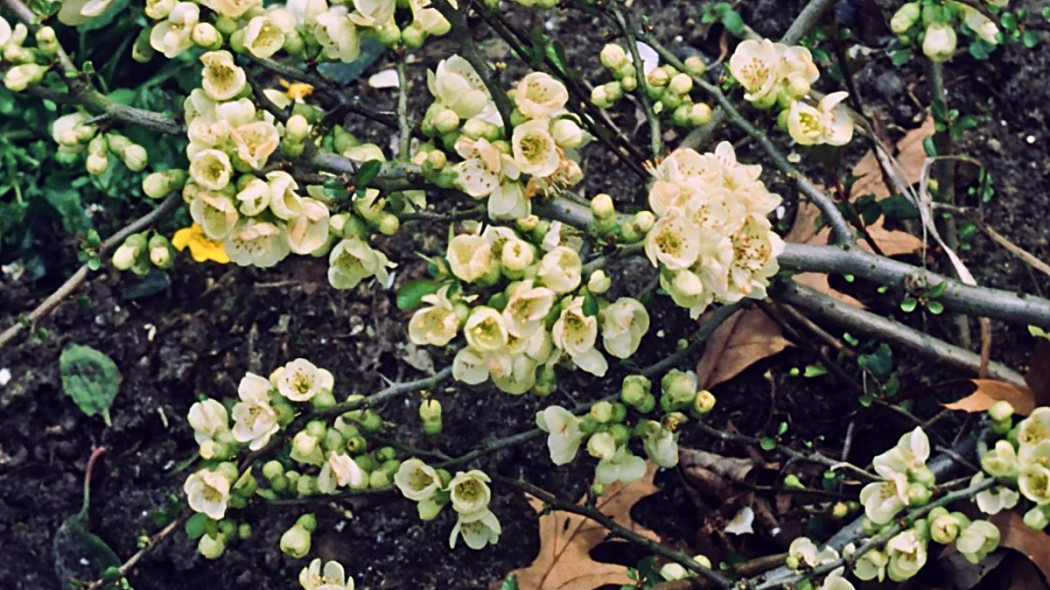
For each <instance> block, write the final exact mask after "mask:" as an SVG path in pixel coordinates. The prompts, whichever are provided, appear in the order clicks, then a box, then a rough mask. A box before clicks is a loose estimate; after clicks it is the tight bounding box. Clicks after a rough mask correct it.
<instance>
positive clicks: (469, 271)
mask: <svg viewBox="0 0 1050 590" xmlns="http://www.w3.org/2000/svg"><path fill="white" fill-rule="evenodd" d="M447 258H448V265H449V269H450V270H451V271H452V274H453V275H455V276H456V278H458V279H460V280H462V281H466V282H468V283H472V282H474V281H477V280H478V279H481V278H482V277H484V276H485V275H487V274H489V271H491V270H492V264H493V260H492V246H491V245H490V244H489V241H488V240H486V239H485V238H483V237H481V236H479V235H475V234H460V235H458V236H456V237H454V238H452V240H451V241H449V243H448V254H447Z"/></svg>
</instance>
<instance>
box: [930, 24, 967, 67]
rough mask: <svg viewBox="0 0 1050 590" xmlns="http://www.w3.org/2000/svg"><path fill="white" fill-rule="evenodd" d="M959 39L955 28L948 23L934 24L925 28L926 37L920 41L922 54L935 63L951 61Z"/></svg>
mask: <svg viewBox="0 0 1050 590" xmlns="http://www.w3.org/2000/svg"><path fill="white" fill-rule="evenodd" d="M958 42H959V39H958V36H957V35H956V34H955V28H954V27H953V26H952V25H951V24H950V23H942V22H935V23H930V24H929V25H927V26H926V36H925V37H924V38H923V40H922V52H923V54H925V55H926V57H928V58H930V59H931V60H933V61H935V62H944V61H948V60H949V59H951V57H952V55H953V54H954V53H955V48H956V46H957V45H958Z"/></svg>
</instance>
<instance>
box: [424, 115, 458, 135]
mask: <svg viewBox="0 0 1050 590" xmlns="http://www.w3.org/2000/svg"><path fill="white" fill-rule="evenodd" d="M459 123H460V120H459V115H457V114H456V111H453V110H452V109H443V110H441V111H438V113H437V114H436V115H434V119H433V120H432V121H431V124H432V125H433V126H434V129H436V130H437V132H438V133H440V134H442V135H444V134H446V133H452V132H453V131H455V130H456V129H459Z"/></svg>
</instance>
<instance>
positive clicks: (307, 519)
mask: <svg viewBox="0 0 1050 590" xmlns="http://www.w3.org/2000/svg"><path fill="white" fill-rule="evenodd" d="M295 524H296V526H301V527H303V528H304V529H306V530H307V531H310V532H311V533H312V532H314V531H316V530H317V517H316V516H314V515H313V513H310V512H307V513H306V514H302V515H300V516H299V518H298V519H296V521H295Z"/></svg>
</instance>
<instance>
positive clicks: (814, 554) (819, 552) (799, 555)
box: [788, 537, 839, 568]
mask: <svg viewBox="0 0 1050 590" xmlns="http://www.w3.org/2000/svg"><path fill="white" fill-rule="evenodd" d="M788 555H789V556H791V557H794V558H795V559H796V560H797V561H798V564H799V566H805V567H808V568H814V567H818V566H820V565H823V564H825V563H830V562H832V561H835V560H836V559H838V558H839V552H838V551H836V550H835V548H834V547H825V548H824V549H821V548H819V547H817V544H816V543H814V542H813V540H812V539H810V538H809V537H799V538H797V539H795V540H794V541H792V542H791V545H790V546H788Z"/></svg>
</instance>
